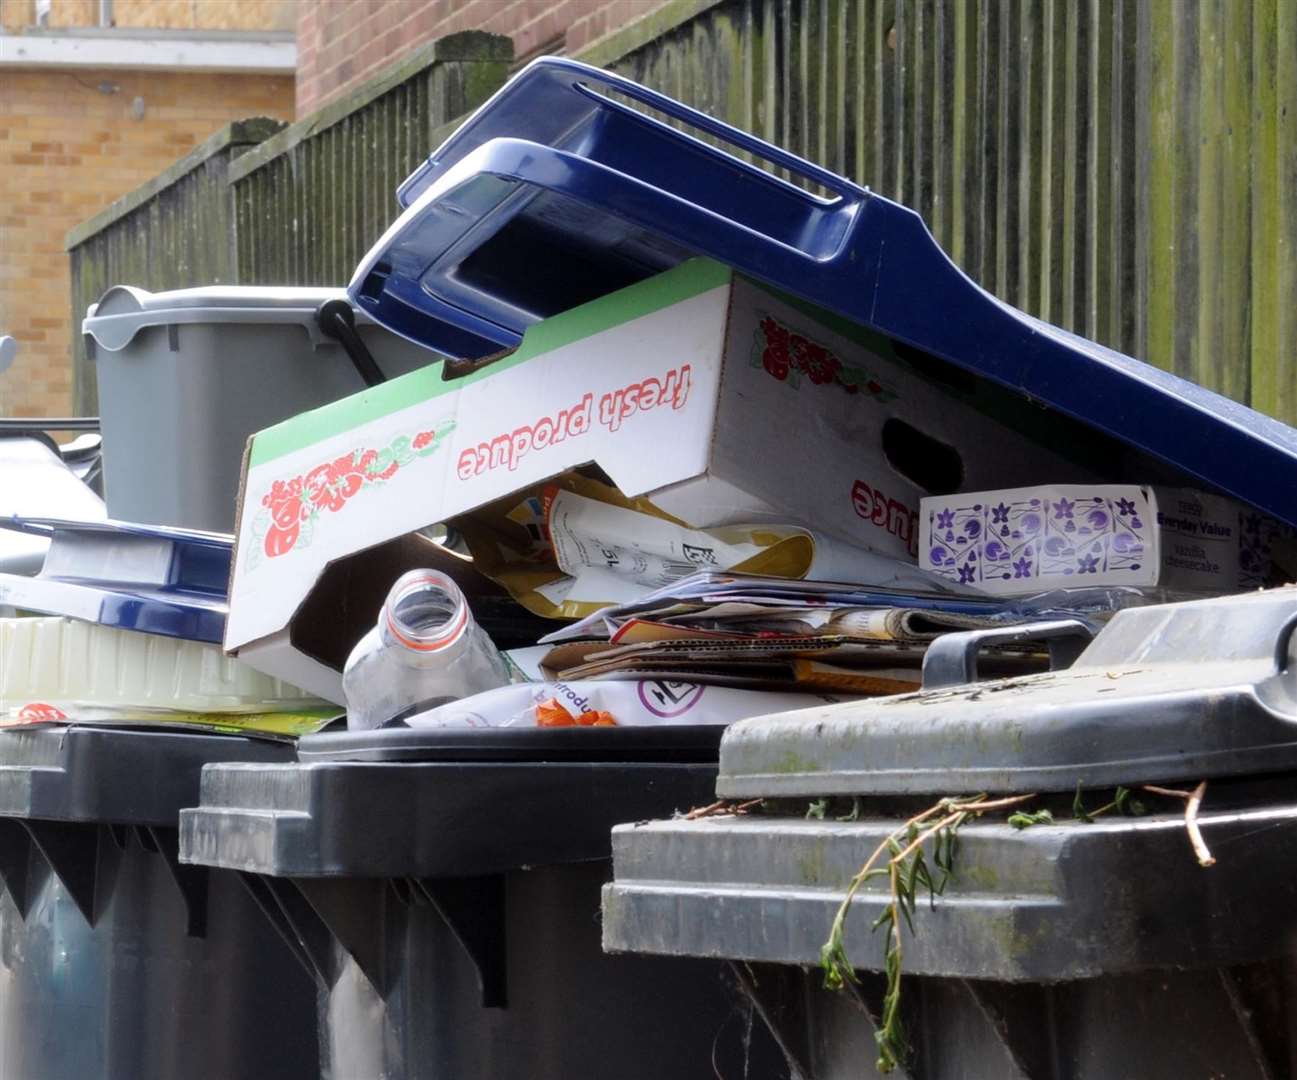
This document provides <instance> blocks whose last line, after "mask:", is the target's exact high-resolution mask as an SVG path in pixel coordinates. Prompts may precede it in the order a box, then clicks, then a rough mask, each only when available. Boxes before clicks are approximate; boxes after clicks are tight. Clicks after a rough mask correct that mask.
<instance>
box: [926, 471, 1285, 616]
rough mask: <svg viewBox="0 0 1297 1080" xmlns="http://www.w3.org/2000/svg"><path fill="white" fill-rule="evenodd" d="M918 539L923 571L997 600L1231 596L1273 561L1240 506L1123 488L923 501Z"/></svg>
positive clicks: (1053, 488) (1062, 488)
mask: <svg viewBox="0 0 1297 1080" xmlns="http://www.w3.org/2000/svg"><path fill="white" fill-rule="evenodd" d="M1249 523H1251V524H1249ZM919 533H920V539H921V544H922V557H921V559H920V565H922V566H925V567H927V568H928V569H930V570H933V571H935V572H936V573H939V574H941V575H942V576H943V577H946V578H949V579H950V580H951V581H955V582H960V583H962V584H966V585H972V586H974V587H975V588H978V589H982V590H984V591H986V592H988V593H994V594H997V595H1001V596H1028V595H1032V594H1035V593H1040V592H1047V591H1049V590H1051V589H1060V588H1081V587H1085V586H1094V585H1133V586H1140V587H1146V588H1151V587H1157V588H1161V589H1166V590H1169V591H1171V592H1182V593H1192V594H1220V593H1229V592H1236V591H1238V590H1240V589H1244V588H1248V587H1255V586H1256V585H1258V584H1260V583H1261V582H1262V581H1263V580H1264V578H1265V576H1266V569H1267V568H1266V567H1263V566H1262V565H1261V563H1262V561H1263V560H1265V561H1268V560H1269V557H1270V556H1269V551H1268V549H1267V550H1265V551H1264V552H1263V551H1262V550H1261V547H1260V545H1261V539H1260V537H1261V536H1262V535H1263V530H1262V526H1261V523H1260V522H1258V521H1257V515H1255V514H1253V513H1251V512H1250V511H1248V510H1247V508H1245V507H1243V506H1241V505H1240V504H1239V503H1236V502H1234V501H1233V500H1231V499H1227V498H1223V497H1221V496H1217V495H1206V494H1203V493H1201V492H1196V491H1189V490H1185V489H1181V488H1152V487H1138V486H1134V485H1126V484H1091V485H1050V486H1048V487H1028V488H1016V489H1008V490H999V491H979V492H970V493H968V494H965V495H957V496H946V497H941V498H925V499H923V500H922V512H921V520H920V529H919Z"/></svg>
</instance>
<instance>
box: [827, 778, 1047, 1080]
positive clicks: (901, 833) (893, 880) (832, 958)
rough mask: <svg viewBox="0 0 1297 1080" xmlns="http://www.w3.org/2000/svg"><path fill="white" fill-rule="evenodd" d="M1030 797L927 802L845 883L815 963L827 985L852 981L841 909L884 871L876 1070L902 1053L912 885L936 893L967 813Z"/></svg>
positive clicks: (838, 985) (887, 1068) (846, 910)
mask: <svg viewBox="0 0 1297 1080" xmlns="http://www.w3.org/2000/svg"><path fill="white" fill-rule="evenodd" d="M1034 798H1036V796H1035V795H1034V794H1032V795H1014V796H1011V797H1009V798H1004V799H995V800H987V799H986V798H985V796H982V795H979V796H976V797H975V798H972V799H953V798H949V799H942V800H941V801H940V802H938V803H937V804H936V805H934V806H930V807H928V809H927V810H925V811H923V812H922V813H921V814H915V815H914V816H913V817H912V818H910V819H909V820H908V821H906V822H904V823H903V824H902V825H900V826H899V827H898V828H896V829H893V830H892V831H891V832H889V833H888V834H887V835H886V836H885V837H884V838H883V840H882V842H881V843H880V844H879V845H878V847H876V848H875V849H874V851H873V853H872V854H871V855H870V856H869V858H868V859H867V860H866V861H865V864H864V865H863V866H862V867H861V868H860V869H859V870H858V871H857V872H856V874H855V875H854V876H853V877H852V879H851V881H850V882H849V883H848V886H847V891H846V895H845V896H844V897H843V899H842V902H841V904H839V905H838V910H837V912H836V914H835V915H834V918H833V925H832V927H831V928H830V931H829V937H828V940H827V941H826V942H825V943H824V946H823V948H822V949H821V950H820V963H821V966H822V967H823V968H824V985H825V986H826V987H827V988H828V989H830V990H841V989H843V988H845V987H847V986H848V985H850V984H852V983H856V982H858V979H857V976H856V973H855V969H854V967H853V966H852V964H851V961H850V958H849V957H848V956H847V952H846V920H847V914H848V913H849V911H850V910H851V902H852V900H853V899H854V898H855V895H856V893H857V892H858V891H859V889H860V888H861V886H862V885H864V883H865V882H866V881H868V880H869V879H870V878H871V877H874V876H876V875H879V874H886V875H887V879H888V893H889V895H888V901H887V904H886V905H885V906H884V908H883V912H882V914H881V915H880V916H879V917H878V919H877V920H876V921H875V923H874V929H875V930H877V929H878V928H879V927H880V926H882V925H883V924H885V923H886V924H888V926H887V936H886V942H885V944H884V946H883V966H884V970H885V973H886V977H887V989H886V990H885V992H884V994H883V1009H882V1015H881V1016H880V1017H879V1021H878V1030H877V1032H876V1033H875V1038H876V1040H877V1042H878V1062H877V1068H878V1070H879V1071H880V1072H890V1071H891V1070H892V1069H894V1068H896V1067H897V1065H899V1064H900V1063H901V1061H902V1060H903V1059H904V1058H905V1057H906V1056H907V1054H908V1043H907V1041H906V1037H905V1031H904V1028H903V1026H902V1024H901V1017H900V1003H901V961H902V957H903V954H904V946H903V941H902V937H901V920H902V919H904V920H905V922H906V923H908V924H909V925H910V932H911V933H913V931H914V927H913V923H912V922H911V921H910V920H911V916H912V915H913V913H914V908H915V901H916V895H917V890H918V888H919V887H924V888H926V889H927V890H928V892H929V895H930V896H931V897H935V896H937V895H938V894H939V893H941V891H942V890H943V889H944V888H945V884H946V880H947V879H948V877H949V875H950V873H951V869H952V859H953V856H954V840H955V837H954V834H955V831H956V830H957V829H958V828H959V827H960V826H961V825H963V824H964V822H965V821H967V820H968V819H969V818H970V817H976V816H979V815H981V814H984V813H986V812H987V811H988V810H1001V809H1006V808H1008V807H1011V806H1017V805H1019V804H1020V803H1024V802H1027V801H1029V800H1031V799H1034ZM933 819H935V821H934V820H933ZM920 826H922V828H920ZM934 838H935V840H936V851H935V853H934V855H933V864H934V865H935V867H936V877H935V879H934V875H933V871H931V870H930V869H929V867H928V864H927V861H926V859H925V856H924V852H923V845H924V844H925V843H926V842H927V841H929V840H932V839H934ZM902 841H904V846H902ZM884 852H890V853H891V854H890V858H889V859H888V861H887V866H886V869H883V868H880V867H877V866H876V864H877V863H878V862H879V860H880V859H881V858H882V856H883V853H884Z"/></svg>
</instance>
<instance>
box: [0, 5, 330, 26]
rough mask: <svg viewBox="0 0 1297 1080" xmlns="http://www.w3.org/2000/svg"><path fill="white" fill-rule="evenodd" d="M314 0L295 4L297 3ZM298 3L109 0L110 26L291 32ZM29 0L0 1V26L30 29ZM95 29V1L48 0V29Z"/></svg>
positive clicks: (33, 16) (31, 8) (32, 7)
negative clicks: (110, 3)
mask: <svg viewBox="0 0 1297 1080" xmlns="http://www.w3.org/2000/svg"><path fill="white" fill-rule="evenodd" d="M314 2H315V0H300V3H301V5H307V4H310V3H314ZM298 6H299V3H298V0H113V25H114V26H117V27H120V28H122V29H127V28H130V27H138V28H145V27H147V28H157V27H163V28H166V29H172V30H195V29H196V30H292V29H293V28H294V24H295V21H296V18H297V9H298ZM35 22H36V7H35V4H34V2H33V0H0V25H2V26H4V27H5V28H6V29H18V28H21V27H28V26H33V25H34V24H35ZM98 25H99V0H53V2H52V3H51V4H50V17H49V27H50V29H52V30H53V29H68V28H73V27H90V26H98Z"/></svg>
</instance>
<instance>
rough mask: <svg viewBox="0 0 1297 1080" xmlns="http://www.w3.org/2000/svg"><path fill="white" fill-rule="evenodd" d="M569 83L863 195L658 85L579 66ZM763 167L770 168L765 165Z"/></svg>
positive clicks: (843, 193) (601, 100)
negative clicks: (658, 88) (654, 87)
mask: <svg viewBox="0 0 1297 1080" xmlns="http://www.w3.org/2000/svg"><path fill="white" fill-rule="evenodd" d="M568 85H569V86H570V87H571V88H572V89H573V90H575V91H576V92H577V93H579V94H581V95H583V96H584V97H586V98H588V99H591V100H593V101H594V102H595V103H596V104H598V105H600V106H602V107H604V108H613V109H617V110H619V111H621V112H623V113H625V114H627V115H629V116H631V117H634V118H635V119H636V120H639V121H642V122H644V123H646V124H651V125H656V126H658V127H661V128H666V129H667V130H668V131H671V130H672V129H671V128H669V127H668V126H667V125H666V124H664V123H662V121H661V120H658V119H657V118H656V117H652V116H647V115H645V114H644V113H639V112H636V111H635V110H634V109H632V108H630V107H629V106H627V105H624V104H622V103H621V102H619V101H618V100H617V99H616V98H614V97H612V96H611V95H610V92H611V93H612V94H619V95H621V96H623V97H626V98H629V99H631V100H632V101H637V102H639V103H640V104H641V105H645V106H647V107H648V108H650V109H654V110H656V111H657V112H660V113H663V114H664V115H666V116H670V117H671V118H672V119H675V120H679V121H680V122H681V123H682V124H687V125H688V126H689V127H691V128H694V129H695V130H698V131H703V132H706V133H707V134H708V135H711V136H712V137H713V138H715V139H719V140H720V141H721V142H724V143H726V144H728V145H729V146H732V147H734V148H736V149H738V150H745V151H747V152H748V153H749V154H751V155H752V156H753V157H756V158H759V159H761V160H762V161H764V162H766V163H767V164H770V165H774V166H776V167H777V168H781V169H787V170H788V171H789V172H790V173H793V174H794V175H796V176H800V177H801V178H802V179H803V180H809V181H810V182H811V183H813V184H818V185H819V186H820V187H822V188H824V189H825V190H826V191H831V192H833V194H834V195H835V196H837V197H838V198H843V199H853V200H858V199H860V198H861V197H862V195H863V194H864V192H863V190H862V189H861V188H860V187H859V186H858V185H856V184H854V183H852V182H851V181H850V180H847V179H845V178H844V177H841V176H839V175H838V174H837V173H833V172H830V171H829V170H828V169H824V168H821V167H820V166H819V165H816V164H815V163H814V162H812V161H807V160H806V159H805V158H802V157H798V156H797V155H796V154H793V153H790V152H789V151H787V150H785V149H783V148H782V147H779V146H775V145H774V144H773V143H768V142H766V141H765V140H764V139H761V138H758V137H757V136H756V135H752V134H750V133H749V132H746V131H744V130H743V129H742V128H737V127H733V126H732V125H730V124H727V123H725V121H723V120H717V119H716V118H715V117H713V116H708V115H707V114H706V113H705V112H701V111H700V110H698V109H694V108H691V107H690V106H688V105H685V104H684V103H683V102H680V101H677V100H676V99H675V98H672V97H668V96H667V95H666V94H659V93H658V92H657V91H656V90H650V89H649V88H648V87H647V86H641V85H640V84H639V83H637V82H633V81H631V80H630V79H624V78H620V77H618V76H616V75H612V74H610V73H609V72H606V71H599V70H597V69H591V68H584V67H583V68H582V69H580V70H575V71H572V72H570V74H569V77H568ZM596 87H598V88H596ZM673 134H675V135H682V134H683V135H685V136H686V137H688V138H690V139H694V140H697V137H696V136H692V135H689V134H688V132H679V131H673ZM697 141H701V140H697ZM703 145H706V144H705V143H704V144H703ZM708 149H710V150H713V152H714V148H712V147H708ZM736 160H738V161H739V163H740V164H742V165H745V166H746V167H747V168H749V169H751V168H754V166H752V165H750V164H749V163H748V162H745V161H742V159H736ZM759 171H761V172H765V170H764V169H761V170H759ZM767 175H770V174H767ZM802 194H803V195H806V196H808V197H809V198H812V199H814V198H815V196H814V195H812V194H811V193H810V192H808V191H802Z"/></svg>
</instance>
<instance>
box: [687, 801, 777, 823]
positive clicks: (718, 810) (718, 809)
mask: <svg viewBox="0 0 1297 1080" xmlns="http://www.w3.org/2000/svg"><path fill="white" fill-rule="evenodd" d="M764 801H765V800H764V799H749V800H748V801H747V802H741V803H734V802H730V801H729V800H727V799H718V800H716V802H714V803H710V804H709V805H707V806H697V807H694V809H692V810H690V811H689V813H687V814H685V816H684V819H685V821H696V820H697V819H698V818H705V817H719V816H722V815H726V814H746V813H747V812H748V811H749V810H751V809H752V808H753V807H754V806H760V805H761V803H762V802H764Z"/></svg>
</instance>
